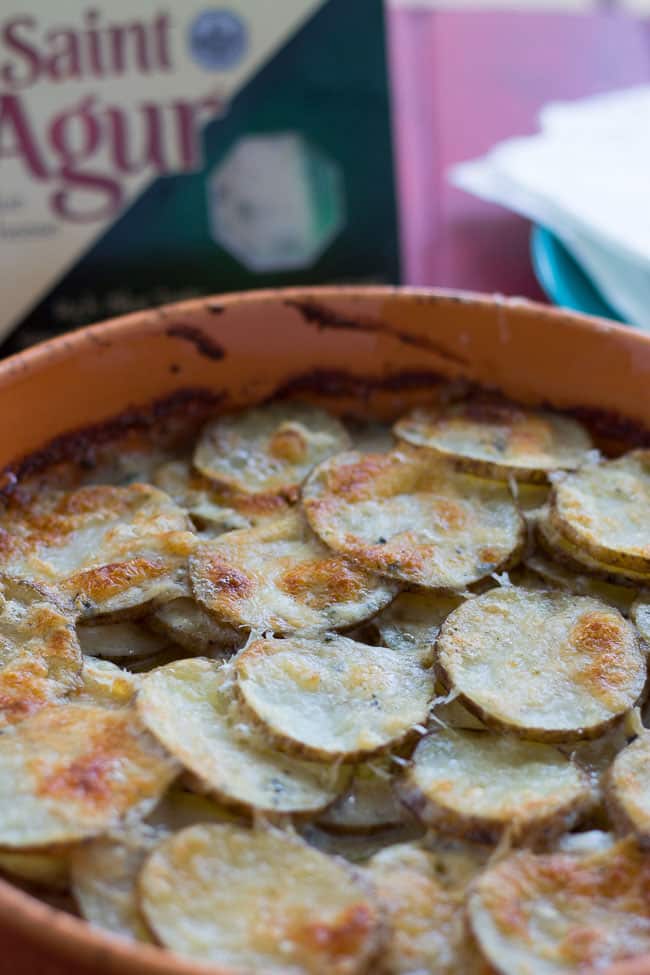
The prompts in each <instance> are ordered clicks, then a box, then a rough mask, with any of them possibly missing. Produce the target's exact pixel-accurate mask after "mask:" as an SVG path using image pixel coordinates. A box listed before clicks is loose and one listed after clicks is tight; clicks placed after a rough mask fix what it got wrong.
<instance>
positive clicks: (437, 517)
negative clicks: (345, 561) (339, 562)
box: [303, 447, 526, 589]
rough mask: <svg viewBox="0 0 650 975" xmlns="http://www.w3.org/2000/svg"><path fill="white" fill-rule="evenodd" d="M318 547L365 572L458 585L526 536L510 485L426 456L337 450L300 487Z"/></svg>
mask: <svg viewBox="0 0 650 975" xmlns="http://www.w3.org/2000/svg"><path fill="white" fill-rule="evenodd" d="M303 505H304V509H305V512H306V514H307V517H308V519H309V522H310V524H311V526H312V528H313V529H314V530H315V531H316V533H317V534H318V535H320V537H321V538H322V539H323V541H324V542H325V543H326V544H327V545H329V546H330V548H333V549H334V550H335V551H337V552H342V553H343V554H344V555H347V556H349V557H350V558H353V559H355V560H357V561H358V562H360V563H361V564H362V565H365V566H366V567H367V568H368V569H370V570H372V571H374V572H379V573H382V574H383V575H387V576H389V577H392V578H396V579H401V580H403V581H405V582H411V583H416V584H417V585H421V586H424V587H426V588H430V589H439V588H446V589H462V588H464V587H465V586H467V585H469V584H470V583H472V582H476V581H477V580H479V579H482V578H484V577H486V576H489V575H490V574H491V573H493V572H496V571H500V570H501V569H504V568H508V566H510V565H512V564H514V563H516V562H517V560H518V559H519V557H520V555H521V552H522V550H523V546H524V542H525V537H526V531H525V523H524V519H523V517H522V515H521V514H520V513H519V511H518V510H517V507H516V505H515V503H514V501H513V500H512V497H511V496H510V492H509V490H508V487H507V485H504V484H501V483H499V482H497V481H487V480H481V479H479V478H473V477H471V476H469V475H467V474H458V473H456V472H455V471H454V470H453V468H452V467H451V465H449V464H447V463H445V462H444V461H441V460H440V459H439V458H437V457H436V456H435V455H434V454H433V453H431V452H430V451H425V450H416V449H415V448H408V447H404V448H400V449H396V450H393V451H391V452H390V453H388V454H358V453H354V452H349V453H345V454H340V455H339V456H337V457H333V458H331V459H330V460H327V461H325V462H324V463H322V464H321V465H320V466H319V467H318V468H316V470H315V471H314V472H313V473H312V475H311V476H310V477H309V479H308V480H307V482H306V484H305V486H304V488H303Z"/></svg>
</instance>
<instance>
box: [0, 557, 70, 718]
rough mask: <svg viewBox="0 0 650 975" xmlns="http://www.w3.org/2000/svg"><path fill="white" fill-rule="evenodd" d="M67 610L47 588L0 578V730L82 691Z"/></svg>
mask: <svg viewBox="0 0 650 975" xmlns="http://www.w3.org/2000/svg"><path fill="white" fill-rule="evenodd" d="M81 664H82V654H81V648H80V647H79V642H78V640H77V637H76V634H75V629H74V624H73V622H72V614H71V609H70V607H69V606H67V605H66V604H65V603H63V602H61V601H60V600H59V599H58V597H57V596H56V595H55V594H54V593H53V592H52V591H51V590H49V589H48V588H47V587H45V586H42V585H35V584H33V583H30V582H25V581H24V580H22V579H14V578H11V577H10V576H3V577H0V728H4V727H6V726H7V725H11V724H15V723H16V722H18V721H22V720H23V719H24V718H27V717H29V715H30V714H34V713H35V712H36V711H38V710H40V709H41V708H44V707H47V706H48V705H52V704H61V703H62V702H63V701H65V699H66V697H67V695H68V694H69V693H70V692H71V691H74V690H76V689H78V688H79V687H80V686H81V676H80V675H81Z"/></svg>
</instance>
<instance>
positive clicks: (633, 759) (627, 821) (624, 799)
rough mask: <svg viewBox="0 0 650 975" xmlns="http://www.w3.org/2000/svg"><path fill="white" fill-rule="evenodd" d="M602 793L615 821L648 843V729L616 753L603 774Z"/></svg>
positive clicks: (649, 774)
mask: <svg viewBox="0 0 650 975" xmlns="http://www.w3.org/2000/svg"><path fill="white" fill-rule="evenodd" d="M605 781H606V785H605V788H606V795H607V801H608V803H609V806H610V809H611V811H612V814H613V817H614V820H615V822H617V823H618V824H619V825H620V826H621V827H622V828H623V829H624V830H625V831H629V830H631V831H633V832H634V833H635V834H636V835H637V836H638V837H639V839H640V840H641V842H642V843H643V845H644V846H645V847H647V846H649V845H650V732H645V733H644V734H642V735H640V736H639V737H638V738H637V739H636V740H635V741H633V742H632V744H631V745H628V746H627V748H624V749H623V750H622V751H621V752H619V753H618V755H617V756H616V758H615V759H614V762H613V763H612V765H611V767H610V769H609V772H608V774H607V776H606V780H605Z"/></svg>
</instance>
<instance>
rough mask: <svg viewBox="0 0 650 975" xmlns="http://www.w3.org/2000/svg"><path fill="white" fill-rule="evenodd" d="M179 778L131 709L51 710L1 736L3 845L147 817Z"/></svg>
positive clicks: (65, 836) (74, 835)
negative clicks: (126, 818) (131, 817)
mask: <svg viewBox="0 0 650 975" xmlns="http://www.w3.org/2000/svg"><path fill="white" fill-rule="evenodd" d="M177 773H178V765H177V763H176V762H175V761H174V760H173V759H172V758H170V756H169V755H168V754H167V753H166V752H164V751H163V749H162V748H161V747H160V745H159V744H158V743H157V742H156V741H155V739H154V738H152V736H151V735H150V734H149V733H148V732H147V731H146V730H145V729H144V728H143V727H142V725H141V724H140V722H139V721H138V719H137V716H136V715H135V712H134V711H132V710H131V709H128V708H123V709H120V710H108V709H105V708H101V707H82V706H81V705H74V704H71V705H68V706H59V707H54V708H48V709H47V710H44V711H40V712H39V713H38V714H36V715H34V717H32V718H28V719H27V720H25V721H23V722H22V723H21V724H19V725H17V726H16V727H14V728H10V729H8V730H7V731H5V732H4V733H3V734H2V735H0V847H6V848H9V849H21V848H30V847H43V846H51V845H52V844H56V843H69V842H72V841H74V840H80V839H84V838H85V837H89V836H96V835H98V834H99V833H102V832H105V831H106V830H107V829H109V828H111V827H113V826H115V825H117V824H118V822H119V821H120V820H121V819H122V817H124V816H125V815H126V814H127V813H134V814H135V813H140V814H141V815H144V814H145V813H146V812H148V810H149V809H150V808H151V807H152V806H153V805H154V804H155V803H156V801H157V800H158V799H159V797H160V796H161V795H162V793H163V792H164V790H165V789H166V787H167V786H168V785H169V783H170V782H171V781H172V779H173V778H174V777H175V776H176V774H177Z"/></svg>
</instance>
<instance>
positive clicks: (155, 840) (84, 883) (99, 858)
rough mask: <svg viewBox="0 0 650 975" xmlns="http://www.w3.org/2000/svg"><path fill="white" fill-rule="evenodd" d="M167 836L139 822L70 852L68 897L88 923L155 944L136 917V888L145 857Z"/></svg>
mask: <svg viewBox="0 0 650 975" xmlns="http://www.w3.org/2000/svg"><path fill="white" fill-rule="evenodd" d="M166 835H167V834H166V833H165V831H164V830H161V829H152V828H151V827H150V826H145V825H144V824H142V823H140V824H138V825H137V826H131V827H129V828H127V829H125V830H123V831H122V832H121V833H119V834H115V835H111V836H100V837H97V839H94V840H90V841H89V842H87V843H82V844H80V845H79V846H78V847H77V848H76V849H75V850H74V851H73V853H72V856H71V860H70V872H71V881H72V893H73V895H74V898H75V900H76V902H77V904H78V906H79V909H80V911H81V914H82V915H83V917H85V919H86V920H87V921H90V923H91V924H95V925H96V926H97V927H100V928H104V929H105V930H106V931H110V932H111V933H112V934H119V935H120V936H121V937H123V938H128V939H129V940H130V941H144V942H146V943H149V944H151V943H152V942H153V939H152V937H151V935H150V934H149V931H148V929H147V925H146V924H145V923H144V921H143V919H142V915H141V913H140V907H139V904H138V891H137V886H136V884H137V880H138V875H139V873H140V870H141V868H142V865H143V864H144V862H145V860H146V858H147V856H148V855H149V854H150V853H151V851H152V850H153V849H154V848H155V847H156V846H157V845H158V844H159V843H160V842H161V841H162V840H163V839H164V838H165V836H166Z"/></svg>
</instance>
